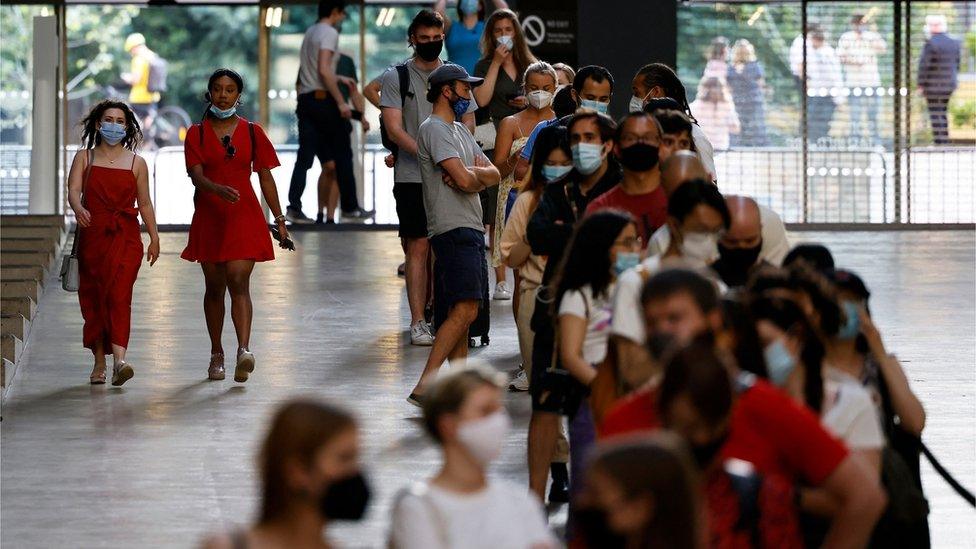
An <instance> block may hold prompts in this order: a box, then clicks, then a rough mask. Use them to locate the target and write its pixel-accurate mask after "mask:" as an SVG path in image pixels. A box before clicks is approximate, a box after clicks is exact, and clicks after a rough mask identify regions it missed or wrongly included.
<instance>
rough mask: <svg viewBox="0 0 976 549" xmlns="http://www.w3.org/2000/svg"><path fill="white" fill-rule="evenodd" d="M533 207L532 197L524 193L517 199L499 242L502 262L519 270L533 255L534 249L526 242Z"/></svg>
mask: <svg viewBox="0 0 976 549" xmlns="http://www.w3.org/2000/svg"><path fill="white" fill-rule="evenodd" d="M531 207H532V195H531V194H529V193H522V194H520V195H519V196H518V198H516V199H515V205H514V206H512V213H511V214H510V215H509V217H508V223H505V228H504V229H503V230H502V239H501V241H500V242H499V246H500V250H501V255H502V262H503V263H505V265H507V266H509V267H511V268H513V269H518V268H519V267H521V266H522V265H524V264H525V262H526V261H528V260H529V256H530V255H532V248H530V247H529V244H528V242H526V241H525V226H526V224H528V222H529V208H531Z"/></svg>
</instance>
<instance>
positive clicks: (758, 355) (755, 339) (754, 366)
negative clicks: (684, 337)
mask: <svg viewBox="0 0 976 549" xmlns="http://www.w3.org/2000/svg"><path fill="white" fill-rule="evenodd" d="M722 325H723V327H724V328H725V331H726V332H729V333H732V334H733V336H734V337H735V349H734V350H733V351H732V354H733V355H735V361H736V362H737V363H738V364H739V368H741V369H742V370H745V371H747V372H751V373H753V374H756V375H757V376H759V377H763V378H766V377H769V370H768V369H767V368H766V354H765V353H764V352H763V346H762V342H761V341H760V340H759V332H758V331H757V330H756V322H755V320H754V319H753V317H752V314H751V312H750V311H749V308H748V307H746V306H745V305H744V304H743V303H742V302H741V301H739V300H737V299H729V298H724V299H722Z"/></svg>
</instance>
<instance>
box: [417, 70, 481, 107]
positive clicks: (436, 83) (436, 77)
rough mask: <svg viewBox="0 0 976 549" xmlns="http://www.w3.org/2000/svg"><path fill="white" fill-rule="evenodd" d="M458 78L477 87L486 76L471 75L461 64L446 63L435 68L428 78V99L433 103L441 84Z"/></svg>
mask: <svg viewBox="0 0 976 549" xmlns="http://www.w3.org/2000/svg"><path fill="white" fill-rule="evenodd" d="M456 80H459V81H461V82H467V83H469V84H471V87H472V88H477V87H478V86H480V85H481V84H482V83H484V81H485V79H484V78H475V77H474V76H471V75H470V74H468V71H466V70H464V67H462V66H461V65H455V64H454V63H444V64H443V65H441V66H439V67H437V68H436V69H434V72H432V73H430V76H429V77H428V78H427V101H430V102H431V103H433V102H434V99H435V98H436V95H437V93H436V92H437V91H440V87H441V85H442V84H447V83H448V82H454V81H456Z"/></svg>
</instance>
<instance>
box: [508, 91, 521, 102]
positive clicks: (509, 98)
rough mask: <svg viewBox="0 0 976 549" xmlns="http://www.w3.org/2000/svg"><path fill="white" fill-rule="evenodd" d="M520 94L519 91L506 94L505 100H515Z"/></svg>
mask: <svg viewBox="0 0 976 549" xmlns="http://www.w3.org/2000/svg"><path fill="white" fill-rule="evenodd" d="M519 95H521V94H518V93H509V94H507V95H505V100H506V101H514V100H515V98H516V97H518V96H519Z"/></svg>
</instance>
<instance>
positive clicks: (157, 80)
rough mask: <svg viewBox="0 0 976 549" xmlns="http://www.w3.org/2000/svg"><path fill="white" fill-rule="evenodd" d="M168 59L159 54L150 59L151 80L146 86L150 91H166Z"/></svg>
mask: <svg viewBox="0 0 976 549" xmlns="http://www.w3.org/2000/svg"><path fill="white" fill-rule="evenodd" d="M168 70H169V69H168V66H167V64H166V60H165V59H163V58H162V57H160V56H158V55H154V56H152V59H150V60H149V82H148V83H147V84H146V88H147V89H148V90H149V92H150V93H158V92H164V91H166V74H167V72H168Z"/></svg>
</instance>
